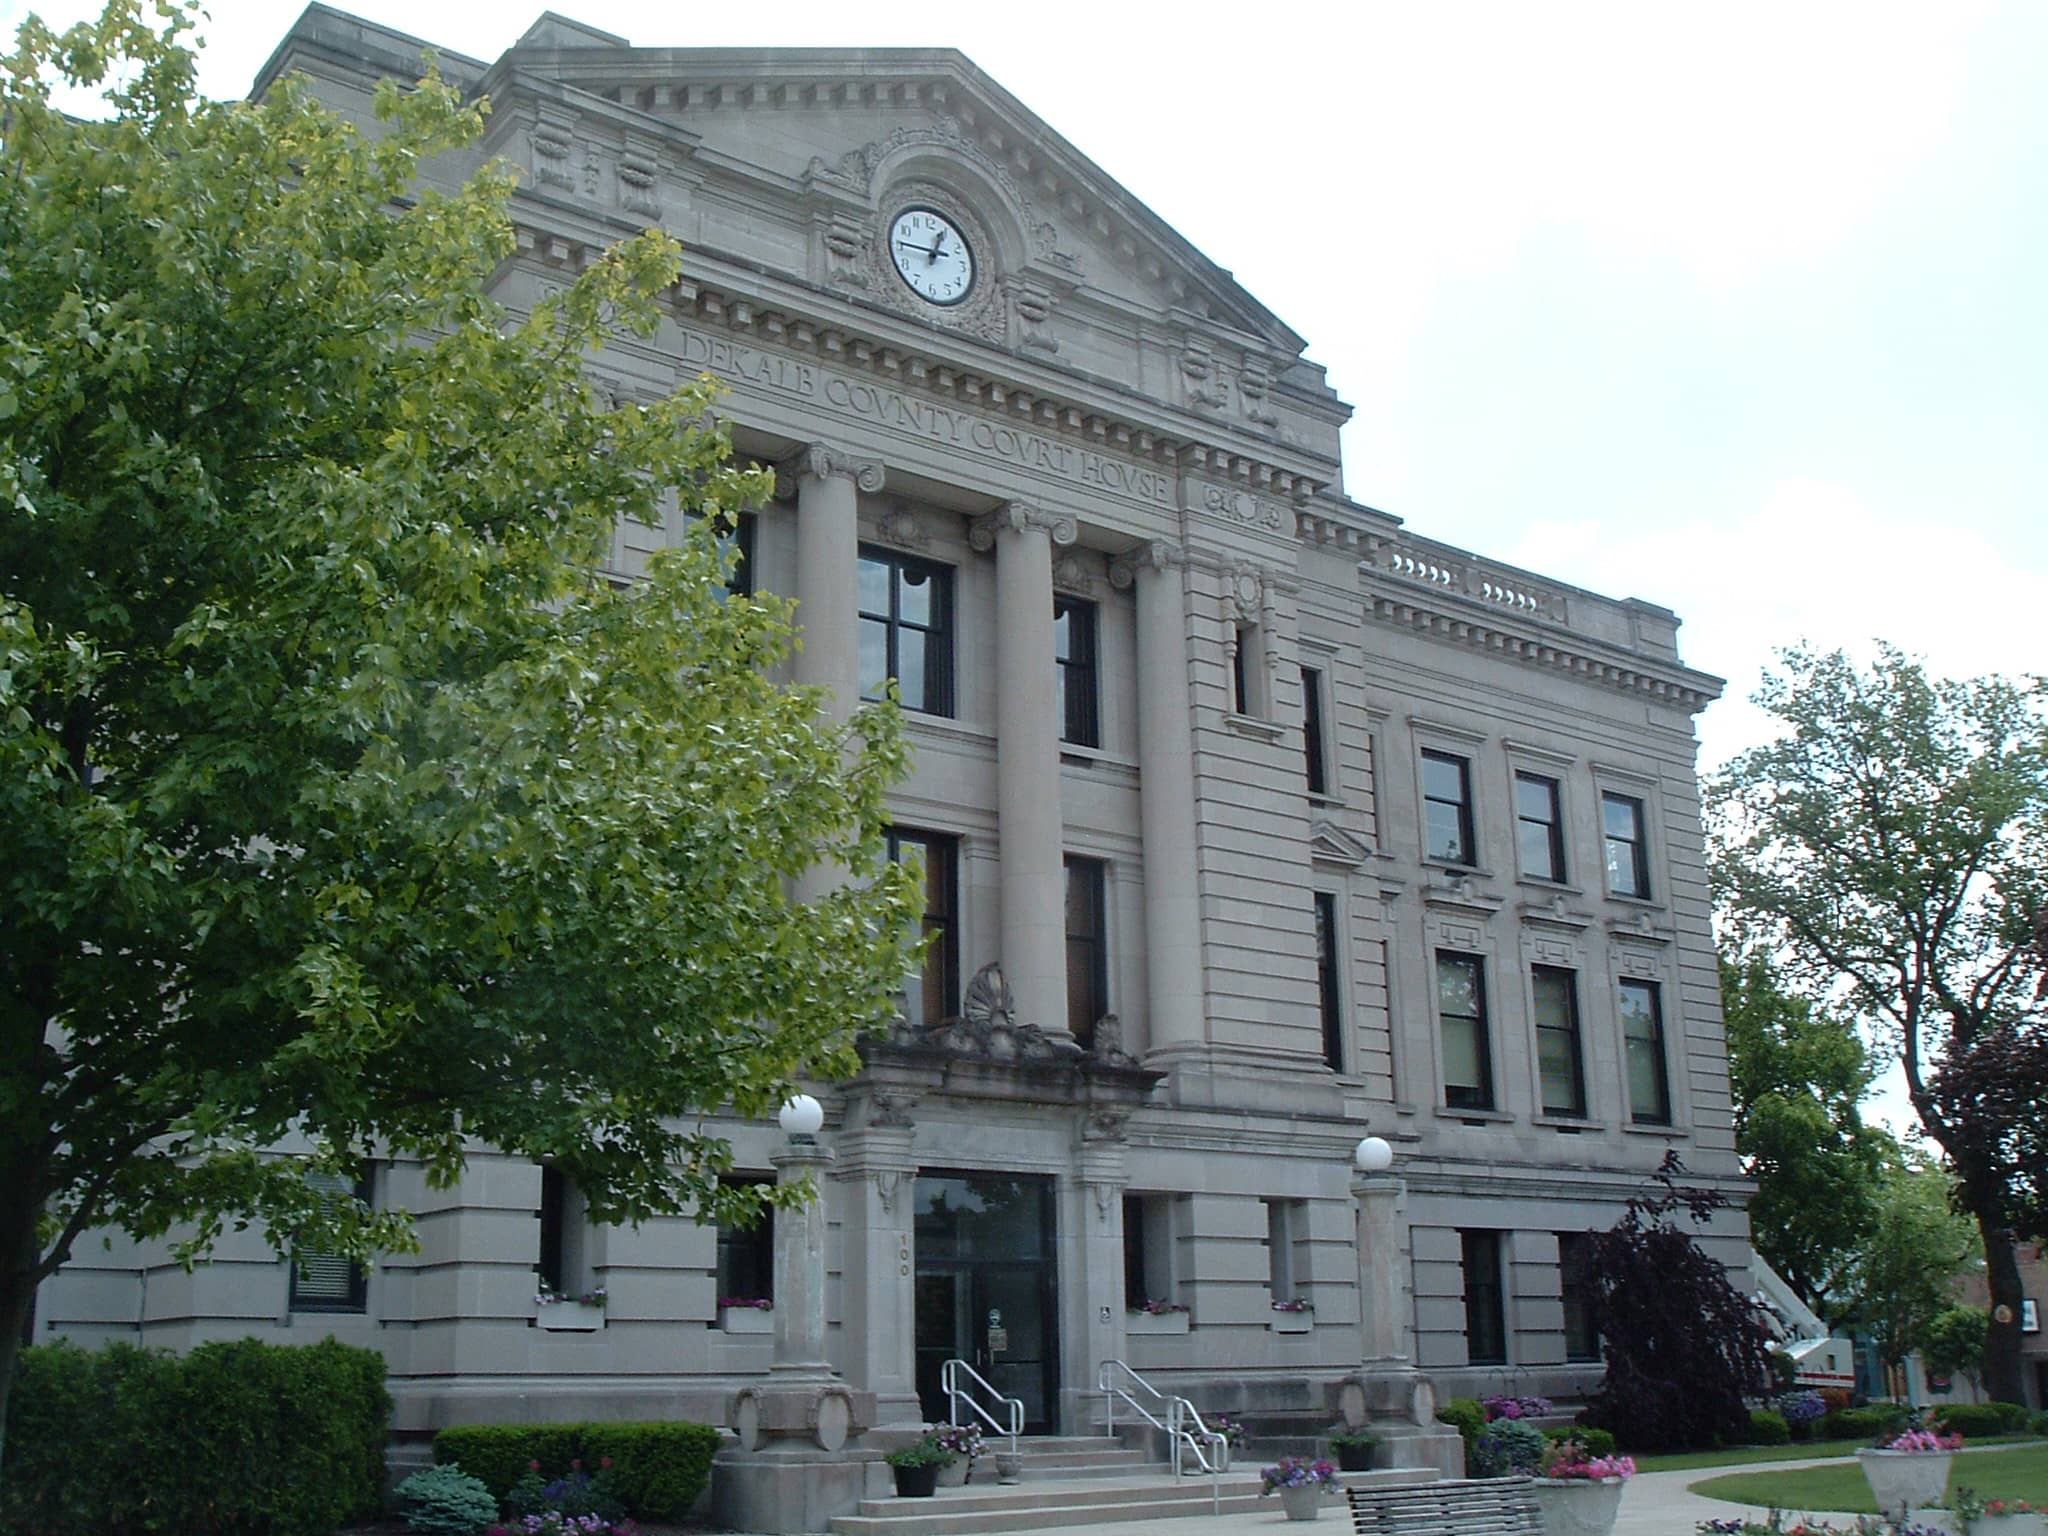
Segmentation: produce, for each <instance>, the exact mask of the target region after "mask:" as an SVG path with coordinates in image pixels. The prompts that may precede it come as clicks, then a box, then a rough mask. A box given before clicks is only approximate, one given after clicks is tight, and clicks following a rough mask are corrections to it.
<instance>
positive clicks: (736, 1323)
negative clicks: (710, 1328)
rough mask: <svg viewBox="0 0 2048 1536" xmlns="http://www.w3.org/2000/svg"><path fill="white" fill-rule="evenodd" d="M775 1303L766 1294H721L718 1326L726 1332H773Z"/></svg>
mask: <svg viewBox="0 0 2048 1536" xmlns="http://www.w3.org/2000/svg"><path fill="white" fill-rule="evenodd" d="M774 1313H775V1303H774V1302H773V1301H771V1300H769V1298H768V1297H766V1296H721V1297H719V1298H718V1326H719V1328H720V1329H722V1330H723V1331H724V1332H726V1333H773V1332H774V1331H775V1317H774Z"/></svg>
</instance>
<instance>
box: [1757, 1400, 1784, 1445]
mask: <svg viewBox="0 0 2048 1536" xmlns="http://www.w3.org/2000/svg"><path fill="white" fill-rule="evenodd" d="M1791 1438H1792V1426H1791V1425H1790V1424H1787V1423H1786V1422H1785V1415H1783V1414H1782V1413H1780V1412H1778V1410H1777V1409H1775V1408H1752V1409H1750V1410H1749V1443H1750V1444H1751V1445H1784V1444H1786V1443H1787V1442H1788V1441H1790V1440H1791Z"/></svg>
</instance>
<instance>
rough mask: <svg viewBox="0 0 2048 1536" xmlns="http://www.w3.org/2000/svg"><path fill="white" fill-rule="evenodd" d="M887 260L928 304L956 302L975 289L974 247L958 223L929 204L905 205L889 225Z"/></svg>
mask: <svg viewBox="0 0 2048 1536" xmlns="http://www.w3.org/2000/svg"><path fill="white" fill-rule="evenodd" d="M889 260H890V263H891V264H892V265H893V266H894V267H895V268H896V274H897V276H899V277H901V278H902V279H903V281H904V282H906V283H908V284H909V285H910V291H911V292H912V293H914V294H916V295H917V296H918V297H919V298H921V299H923V300H924V301H925V302H926V303H927V304H940V305H952V304H958V303H959V302H960V301H961V300H962V299H964V298H966V297H967V295H968V294H969V293H970V292H972V291H973V289H974V251H973V249H972V248H971V247H970V246H969V245H968V244H967V239H966V237H965V236H964V235H962V234H961V233H960V230H959V226H957V225H956V224H954V223H953V221H952V220H951V219H949V218H947V217H946V216H945V215H944V214H942V213H939V212H937V211H936V210H934V209H931V208H906V209H904V210H903V211H902V212H901V213H899V214H897V215H896V217H895V219H894V220H893V221H892V222H891V223H890V225H889Z"/></svg>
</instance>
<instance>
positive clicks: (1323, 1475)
mask: <svg viewBox="0 0 2048 1536" xmlns="http://www.w3.org/2000/svg"><path fill="white" fill-rule="evenodd" d="M1336 1491H1337V1465H1336V1463H1335V1462H1333V1461H1328V1460H1326V1459H1324V1458H1322V1457H1317V1458H1316V1459H1315V1460H1314V1461H1309V1460H1307V1459H1305V1458H1303V1457H1300V1456H1282V1457H1281V1458H1280V1460H1279V1461H1278V1462H1276V1463H1275V1464H1274V1465H1272V1466H1270V1467H1261V1468H1260V1469H1259V1497H1261V1498H1264V1497H1265V1496H1266V1495H1267V1494H1269V1493H1276V1492H1277V1493H1278V1494H1279V1495H1280V1506H1281V1508H1283V1509H1285V1510H1286V1511H1287V1518H1288V1519H1290V1520H1313V1519H1315V1518H1316V1517H1317V1516H1318V1515H1320V1514H1321V1513H1322V1512H1323V1500H1324V1498H1326V1497H1327V1496H1328V1495H1330V1494H1332V1493H1335V1492H1336Z"/></svg>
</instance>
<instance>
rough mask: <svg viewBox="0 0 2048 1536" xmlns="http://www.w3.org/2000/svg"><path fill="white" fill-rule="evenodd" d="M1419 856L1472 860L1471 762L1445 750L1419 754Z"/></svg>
mask: <svg viewBox="0 0 2048 1536" xmlns="http://www.w3.org/2000/svg"><path fill="white" fill-rule="evenodd" d="M1422 856H1423V857H1424V858H1425V859H1435V860H1437V861H1439V862H1440V863H1444V864H1470V863H1471V862H1472V765H1471V764H1470V763H1468V762H1466V761H1465V759H1464V758H1462V757H1453V756H1452V755H1451V754H1450V753H1448V752H1425V753H1423V754H1422Z"/></svg>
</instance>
